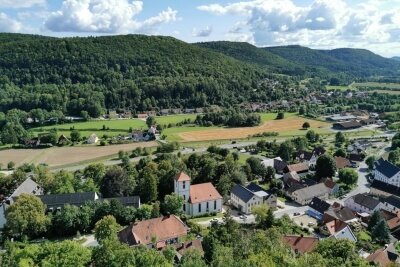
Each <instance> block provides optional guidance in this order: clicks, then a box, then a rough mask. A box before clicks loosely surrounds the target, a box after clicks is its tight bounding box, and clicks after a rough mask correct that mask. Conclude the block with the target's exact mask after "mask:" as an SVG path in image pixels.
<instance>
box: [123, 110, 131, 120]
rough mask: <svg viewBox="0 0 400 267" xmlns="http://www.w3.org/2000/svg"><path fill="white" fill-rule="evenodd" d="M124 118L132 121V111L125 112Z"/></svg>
mask: <svg viewBox="0 0 400 267" xmlns="http://www.w3.org/2000/svg"><path fill="white" fill-rule="evenodd" d="M123 116H124V118H125V119H130V118H132V111H130V110H125V111H124V115H123Z"/></svg>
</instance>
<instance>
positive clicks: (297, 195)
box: [291, 184, 330, 205]
mask: <svg viewBox="0 0 400 267" xmlns="http://www.w3.org/2000/svg"><path fill="white" fill-rule="evenodd" d="M329 192H330V190H329V188H327V187H326V186H325V185H324V184H316V185H313V186H307V187H304V188H301V189H298V190H296V191H294V192H293V193H292V196H291V197H292V199H293V200H294V201H296V202H297V203H299V204H300V205H307V204H309V203H310V202H311V200H312V199H313V198H314V197H319V198H320V199H323V200H325V199H328V197H329Z"/></svg>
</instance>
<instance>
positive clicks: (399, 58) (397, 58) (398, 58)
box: [391, 56, 400, 61]
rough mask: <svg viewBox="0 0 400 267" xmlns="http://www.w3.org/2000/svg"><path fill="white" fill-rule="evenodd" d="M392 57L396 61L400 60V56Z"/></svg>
mask: <svg viewBox="0 0 400 267" xmlns="http://www.w3.org/2000/svg"><path fill="white" fill-rule="evenodd" d="M391 59H393V60H396V61H400V57H397V56H396V57H392V58H391Z"/></svg>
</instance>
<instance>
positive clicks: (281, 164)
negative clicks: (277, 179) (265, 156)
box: [274, 158, 288, 174]
mask: <svg viewBox="0 0 400 267" xmlns="http://www.w3.org/2000/svg"><path fill="white" fill-rule="evenodd" d="M287 165H288V162H287V161H285V160H282V159H280V158H274V169H275V171H276V173H279V174H282V173H283V170H284V169H285V168H286V166H287Z"/></svg>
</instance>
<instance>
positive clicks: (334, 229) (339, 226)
mask: <svg viewBox="0 0 400 267" xmlns="http://www.w3.org/2000/svg"><path fill="white" fill-rule="evenodd" d="M347 226H348V224H347V223H345V222H343V221H341V220H339V219H335V218H332V219H331V221H328V222H323V223H322V224H321V226H320V227H319V230H320V233H321V234H323V235H326V236H332V235H335V234H336V233H338V232H339V231H341V230H343V229H344V228H346V227H347Z"/></svg>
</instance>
